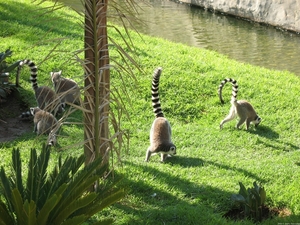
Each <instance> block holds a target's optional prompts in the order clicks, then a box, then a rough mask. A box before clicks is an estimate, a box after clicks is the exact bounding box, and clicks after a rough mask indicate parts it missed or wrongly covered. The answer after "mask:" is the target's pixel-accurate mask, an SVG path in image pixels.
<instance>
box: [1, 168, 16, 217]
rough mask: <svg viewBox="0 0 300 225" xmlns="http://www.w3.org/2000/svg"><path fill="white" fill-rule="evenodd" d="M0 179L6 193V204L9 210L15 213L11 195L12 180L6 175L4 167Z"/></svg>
mask: <svg viewBox="0 0 300 225" xmlns="http://www.w3.org/2000/svg"><path fill="white" fill-rule="evenodd" d="M0 179H1V184H2V187H3V192H4V197H5V199H6V203H7V204H8V208H9V210H10V211H11V212H12V211H13V205H12V195H11V187H10V184H11V182H10V180H9V179H8V177H7V176H6V174H5V170H4V168H3V167H1V171H0Z"/></svg>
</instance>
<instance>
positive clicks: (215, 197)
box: [115, 162, 232, 225]
mask: <svg viewBox="0 0 300 225" xmlns="http://www.w3.org/2000/svg"><path fill="white" fill-rule="evenodd" d="M126 164H129V165H131V166H132V167H135V169H137V170H139V175H138V176H137V174H131V176H130V174H129V173H128V175H127V176H126V177H124V179H123V182H122V183H123V184H124V185H125V186H127V187H128V188H129V193H128V194H129V195H132V196H134V198H135V199H139V200H138V203H135V202H134V201H130V200H129V201H126V202H124V204H122V202H120V203H117V204H115V207H117V208H119V209H121V210H122V211H124V214H126V215H127V216H126V218H127V220H126V223H125V222H123V223H122V224H137V225H139V224H141V225H144V224H191V225H192V224H208V223H209V222H212V221H220V220H223V221H224V219H222V214H223V210H224V211H225V210H228V209H229V208H226V209H221V208H222V207H223V208H224V202H228V203H225V205H227V206H228V207H230V200H229V199H230V195H231V194H232V193H229V192H226V191H223V190H221V189H218V188H215V187H211V186H209V185H198V184H195V183H193V182H191V181H190V180H188V178H185V177H180V176H178V175H177V174H175V173H172V165H168V164H166V165H164V166H166V172H162V171H161V170H159V169H156V168H153V167H152V166H153V165H152V166H147V164H134V163H132V162H126ZM174 164H175V162H174ZM140 176H141V177H140ZM144 177H147V178H144ZM151 179H155V184H156V185H152V184H151ZM199 179H201V177H199ZM167 190H170V193H169V192H168V191H167ZM176 193H177V195H176ZM128 198H131V197H128ZM120 220H121V219H120ZM128 220H130V221H128Z"/></svg>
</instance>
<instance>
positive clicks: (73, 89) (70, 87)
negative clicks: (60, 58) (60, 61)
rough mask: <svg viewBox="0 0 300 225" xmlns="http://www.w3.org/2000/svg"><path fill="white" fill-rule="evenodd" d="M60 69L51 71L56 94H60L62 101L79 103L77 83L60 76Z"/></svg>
mask: <svg viewBox="0 0 300 225" xmlns="http://www.w3.org/2000/svg"><path fill="white" fill-rule="evenodd" d="M61 72H62V71H61V70H60V71H58V72H51V73H50V75H51V80H52V83H53V86H54V89H55V92H56V94H57V95H59V96H60V98H61V101H62V102H63V103H74V104H79V103H80V89H79V87H78V85H77V83H76V82H75V81H74V80H72V79H68V78H64V77H62V76H61Z"/></svg>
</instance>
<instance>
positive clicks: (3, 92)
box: [0, 49, 20, 103]
mask: <svg viewBox="0 0 300 225" xmlns="http://www.w3.org/2000/svg"><path fill="white" fill-rule="evenodd" d="M11 54H12V51H11V50H10V49H7V50H6V51H5V52H0V103H1V101H5V99H6V98H7V95H8V94H10V93H11V92H12V89H13V88H14V86H12V85H11V83H9V75H10V72H11V71H13V70H14V69H15V68H16V67H17V66H18V65H19V62H20V61H19V60H18V61H17V62H14V63H13V64H11V65H7V62H6V60H5V59H6V58H7V57H10V56H11ZM18 81H19V77H18V74H17V76H16V87H18V86H19V82H18Z"/></svg>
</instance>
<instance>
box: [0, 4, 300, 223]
mask: <svg viewBox="0 0 300 225" xmlns="http://www.w3.org/2000/svg"><path fill="white" fill-rule="evenodd" d="M17 2H18V4H16V3H17ZM47 5H49V3H48V4H47ZM43 6H45V5H44V4H43V5H40V6H37V5H36V4H33V3H31V1H30V0H18V1H15V0H7V1H5V2H1V3H0V11H1V14H0V27H1V29H0V51H5V50H6V49H8V48H10V49H11V50H12V51H13V55H12V57H10V58H9V61H11V62H15V61H16V60H18V59H25V58H28V59H31V60H33V61H34V62H36V63H37V64H38V67H39V74H38V82H39V84H40V85H48V86H52V85H51V81H50V75H49V74H50V72H51V71H55V70H62V71H63V75H64V76H65V77H69V78H72V79H74V80H76V81H77V82H78V83H79V85H81V86H83V79H82V78H83V70H82V68H81V66H80V65H79V64H78V63H77V62H76V60H75V56H74V55H75V54H76V55H77V56H78V57H80V58H82V57H83V54H82V53H78V52H77V51H78V50H80V49H82V48H83V30H82V28H81V26H80V25H79V23H80V21H79V18H80V17H79V16H77V14H75V13H74V12H72V11H70V10H67V9H66V8H64V9H60V10H59V11H56V12H53V13H46V14H43V10H42V9H41V8H42V7H43ZM158 32H159V31H158ZM109 34H110V36H112V37H113V38H114V39H115V40H117V41H118V43H120V44H121V45H122V46H123V47H124V49H126V50H127V51H128V52H129V49H127V48H126V46H125V45H124V44H123V43H122V39H121V38H120V37H119V35H118V33H117V32H116V31H115V30H113V29H109ZM131 38H132V40H133V43H134V46H135V47H134V50H135V51H134V52H129V53H130V54H131V55H132V57H134V58H135V60H136V62H137V63H138V65H139V66H140V67H141V69H142V72H140V71H138V70H137V69H135V68H134V67H132V68H131V69H133V70H134V71H135V72H136V74H135V76H136V80H134V79H133V78H130V77H128V76H125V75H122V76H120V75H119V74H118V73H117V72H116V71H115V70H114V69H112V71H111V85H112V89H113V90H118V92H119V93H120V94H121V96H122V97H123V101H124V105H125V107H126V109H127V112H128V114H129V115H130V120H129V119H128V118H127V117H126V116H122V120H121V125H122V127H123V129H124V130H127V131H128V133H129V136H130V139H129V146H128V149H126V150H125V149H122V165H121V164H116V165H115V167H116V174H118V175H123V176H124V179H123V182H122V185H123V186H124V187H125V188H126V190H127V193H128V194H127V196H126V198H124V199H122V201H120V202H119V203H117V204H115V205H114V206H113V207H110V208H109V209H107V210H105V211H104V212H103V213H102V214H101V215H99V216H106V215H108V216H112V217H114V218H115V219H116V221H115V224H119V225H121V224H140V225H144V224H150V225H152V224H168V225H169V224H178V225H179V224H253V222H251V221H249V220H244V221H238V222H234V221H231V220H227V219H225V218H224V217H223V215H224V214H225V213H226V212H227V211H228V210H230V209H231V208H232V206H231V201H230V197H231V194H236V193H238V191H239V182H242V183H243V184H244V185H245V186H246V187H251V186H252V183H253V182H254V181H257V182H258V183H260V184H262V185H263V186H264V187H265V190H266V193H267V205H269V206H271V207H279V208H284V209H285V210H286V212H287V213H286V214H290V215H287V216H284V217H275V218H273V219H271V220H265V221H263V222H262V224H278V223H300V191H299V184H300V151H299V145H300V127H299V122H300V114H299V111H300V106H299V87H300V80H299V77H297V76H296V75H295V74H292V73H289V72H280V71H272V70H267V69H264V68H259V67H254V66H251V65H248V64H244V63H239V62H236V61H234V60H231V59H229V58H227V57H226V56H223V55H220V54H218V53H216V52H212V51H207V50H204V49H198V48H192V47H188V46H185V45H182V44H176V43H172V42H169V41H166V40H163V39H159V38H154V37H149V36H144V35H141V36H139V35H137V34H136V33H134V32H132V33H131ZM50 52H51V54H49V53H50ZM110 54H111V57H112V59H113V60H115V61H116V62H119V63H121V64H122V63H123V61H122V60H123V59H121V58H120V57H119V56H118V54H117V51H116V49H115V48H113V47H112V48H111V52H110ZM112 64H114V63H113V61H112ZM157 66H161V67H163V73H162V76H161V79H160V97H161V104H162V109H163V111H164V114H165V116H166V117H167V118H168V120H169V121H170V123H171V125H172V131H173V142H174V144H175V145H176V146H177V155H176V156H175V157H172V158H170V159H168V160H167V162H166V163H160V162H159V160H160V158H159V157H158V156H152V157H151V159H150V162H148V163H145V162H144V158H145V152H146V149H147V147H148V145H149V130H150V127H151V124H152V121H153V119H154V114H153V112H152V106H151V79H152V73H153V71H154V69H155V68H156V67H157ZM29 76H30V73H29V70H28V69H27V68H24V69H23V70H22V73H21V86H22V88H23V90H22V95H24V99H25V100H26V101H27V102H28V104H29V106H30V107H31V106H35V104H36V103H35V99H34V94H33V91H32V89H31V84H30V81H29ZM226 77H232V78H234V79H236V80H237V81H238V84H239V93H238V99H246V100H248V101H250V102H251V103H252V105H253V106H254V108H255V109H256V111H257V112H258V114H259V115H260V116H261V117H262V122H261V124H260V126H259V127H258V128H257V129H255V128H254V126H251V127H250V130H249V131H246V130H245V126H243V127H242V129H240V130H237V129H236V128H235V124H236V121H232V122H229V123H226V124H225V125H224V128H223V130H220V129H219V123H220V122H221V120H222V119H223V118H224V117H225V116H226V115H227V113H228V112H229V108H230V103H229V101H230V95H231V85H230V84H227V85H226V86H225V87H224V89H223V97H224V99H225V101H226V103H225V104H224V105H221V104H220V102H219V99H218V95H217V89H218V86H219V84H220V82H221V81H222V80H223V79H224V78H226ZM115 93H116V92H115ZM67 121H69V122H80V121H82V114H81V113H80V112H75V113H73V114H72V115H71V116H70V117H69V118H68V119H67ZM0 129H1V124H0ZM46 139H47V137H46V136H42V137H36V135H35V134H33V133H27V134H25V135H22V136H21V137H19V138H18V139H16V140H15V141H12V142H7V143H0V154H1V157H2V160H1V166H3V167H5V168H9V166H10V164H11V150H12V148H13V147H19V148H20V149H21V154H22V157H23V159H24V161H27V160H28V157H29V153H30V148H33V147H34V148H37V149H39V148H40V146H41V145H42V143H44V142H45V141H46ZM58 141H59V145H58V146H57V147H55V148H53V150H52V153H51V154H52V155H51V157H52V162H53V164H54V162H55V161H56V159H57V158H58V156H59V155H63V156H68V155H72V156H76V155H79V154H81V153H82V152H83V147H82V141H83V128H82V126H81V125H78V124H67V125H65V126H64V127H63V129H62V132H61V133H60V137H59V139H58ZM95 219H97V217H95Z"/></svg>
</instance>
